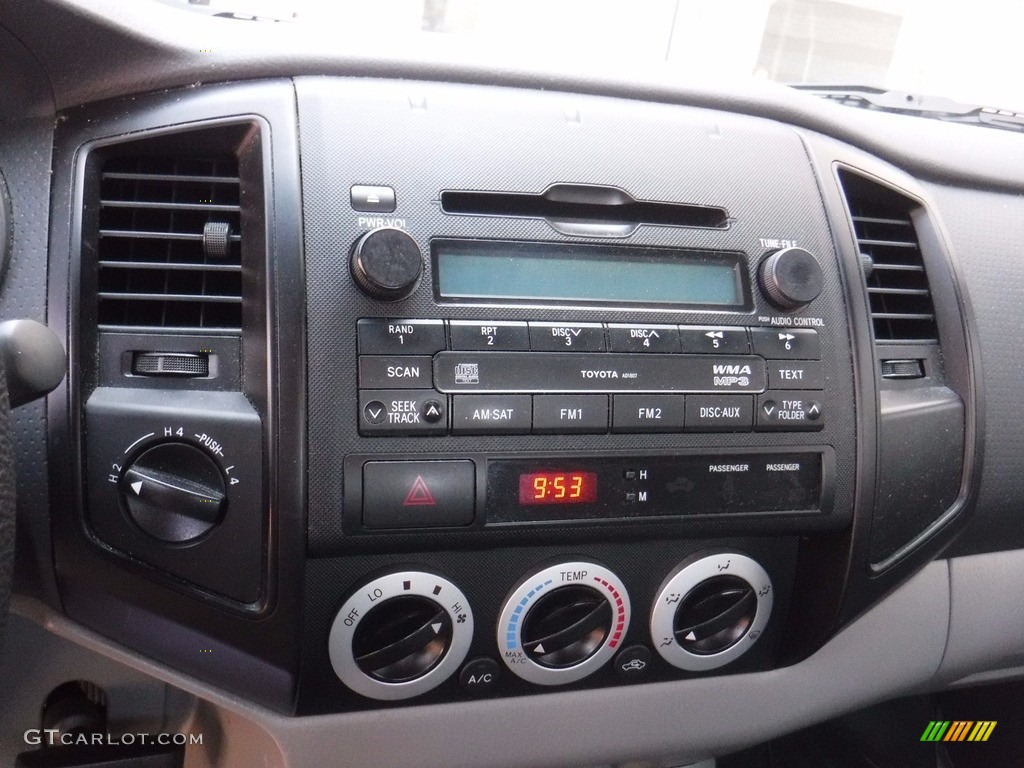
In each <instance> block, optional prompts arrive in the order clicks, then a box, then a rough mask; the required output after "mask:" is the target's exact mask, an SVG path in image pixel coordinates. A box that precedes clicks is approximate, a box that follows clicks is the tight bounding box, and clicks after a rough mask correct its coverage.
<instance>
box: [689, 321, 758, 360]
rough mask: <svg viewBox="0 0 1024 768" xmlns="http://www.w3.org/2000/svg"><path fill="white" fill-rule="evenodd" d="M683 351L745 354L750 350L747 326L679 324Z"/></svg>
mask: <svg viewBox="0 0 1024 768" xmlns="http://www.w3.org/2000/svg"><path fill="white" fill-rule="evenodd" d="M679 341H680V342H681V343H682V345H683V352H690V353H697V354H719V355H745V354H747V353H748V352H750V342H749V341H747V329H746V328H720V327H717V326H716V327H710V326H691V325H681V326H679Z"/></svg>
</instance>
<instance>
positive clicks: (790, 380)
mask: <svg viewBox="0 0 1024 768" xmlns="http://www.w3.org/2000/svg"><path fill="white" fill-rule="evenodd" d="M768 386H769V387H771V388H772V389H822V388H824V386H825V378H824V375H823V374H822V371H821V363H820V362H818V361H815V360H793V361H789V360H769V361H768Z"/></svg>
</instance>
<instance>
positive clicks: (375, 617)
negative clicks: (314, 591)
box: [328, 571, 473, 701]
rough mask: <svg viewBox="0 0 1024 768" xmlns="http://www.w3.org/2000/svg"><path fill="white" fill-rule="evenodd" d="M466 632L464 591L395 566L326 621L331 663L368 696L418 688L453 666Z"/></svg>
mask: <svg viewBox="0 0 1024 768" xmlns="http://www.w3.org/2000/svg"><path fill="white" fill-rule="evenodd" d="M472 640H473V613H472V611H470V609H469V604H468V602H467V601H466V596H465V595H464V594H463V593H462V591H461V590H460V589H459V588H458V587H456V586H455V585H454V584H452V583H451V582H450V581H448V580H447V579H444V578H442V577H440V576H437V575H435V574H432V573H425V572H421V571H400V572H398V573H392V574H388V575H387V576H382V577H380V578H378V579H375V580H373V581H371V582H370V583H369V584H367V585H366V586H365V587H363V588H362V589H359V590H356V592H355V593H354V594H353V595H352V596H350V597H349V598H348V600H346V601H345V603H344V604H343V605H342V606H341V610H339V611H338V615H337V616H336V617H335V619H334V624H333V625H332V626H331V634H330V638H329V640H328V645H329V647H328V650H329V652H330V657H331V666H333V667H334V672H335V674H337V675H338V677H339V678H340V679H341V681H342V682H343V683H345V685H347V686H348V687H349V688H351V689H352V690H353V691H355V692H356V693H361V694H363V695H364V696H368V697H369V698H371V699H380V700H384V701H395V700H398V699H407V698H409V697H411V696H417V695H419V694H421V693H425V692H427V691H429V690H431V689H432V688H435V687H436V686H438V685H440V684H441V683H443V682H444V681H445V680H446V679H447V678H448V677H450V676H451V675H452V673H454V672H455V671H456V670H457V669H458V667H459V665H460V664H462V661H463V659H465V657H466V653H467V652H468V651H469V646H470V643H471V642H472Z"/></svg>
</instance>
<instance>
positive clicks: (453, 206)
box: [441, 184, 729, 236]
mask: <svg viewBox="0 0 1024 768" xmlns="http://www.w3.org/2000/svg"><path fill="white" fill-rule="evenodd" d="M441 209H442V210H443V211H444V212H445V213H449V214H457V215H469V216H513V217H521V218H533V219H544V220H546V221H547V222H548V224H550V225H551V226H552V227H553V228H554V229H556V230H558V231H562V232H567V233H569V234H590V235H601V234H605V235H607V236H622V235H623V234H629V233H630V232H632V231H633V230H635V229H636V228H637V227H638V226H640V225H643V224H651V225H656V226H668V227H700V228H704V229H726V228H727V227H728V225H729V214H728V212H727V211H726V210H725V209H724V208H719V207H715V206H705V205H690V204H686V203H662V202H651V201H645V200H637V199H635V198H634V197H633V196H632V195H630V194H629V193H628V192H625V191H623V190H621V189H617V188H615V187H603V186H593V185H587V184H555V185H553V186H551V187H548V188H547V189H546V190H545V191H544V192H542V193H541V194H531V193H521V192H479V191H458V190H448V191H445V192H442V193H441Z"/></svg>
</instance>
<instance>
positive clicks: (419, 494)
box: [402, 475, 437, 507]
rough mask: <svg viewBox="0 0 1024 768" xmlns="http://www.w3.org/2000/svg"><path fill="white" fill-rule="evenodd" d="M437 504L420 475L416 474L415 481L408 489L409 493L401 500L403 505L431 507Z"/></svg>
mask: <svg viewBox="0 0 1024 768" xmlns="http://www.w3.org/2000/svg"><path fill="white" fill-rule="evenodd" d="M435 504H437V502H436V501H434V494H432V493H431V492H430V489H429V488H427V484H426V483H425V482H424V480H423V476H422V475H416V482H414V483H413V484H412V488H410V489H409V494H408V495H407V496H406V497H405V501H403V502H402V506H403V507H432V506H434V505H435Z"/></svg>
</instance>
